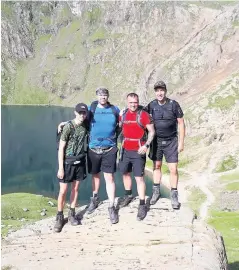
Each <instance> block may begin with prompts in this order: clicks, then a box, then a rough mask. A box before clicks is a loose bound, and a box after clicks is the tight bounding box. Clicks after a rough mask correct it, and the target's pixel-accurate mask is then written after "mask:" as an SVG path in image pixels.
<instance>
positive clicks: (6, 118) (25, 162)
mask: <svg viewBox="0 0 239 270" xmlns="http://www.w3.org/2000/svg"><path fill="white" fill-rule="evenodd" d="M1 112H2V150H1V156H2V170H1V174H2V181H1V185H2V194H6V193H13V192H27V193H34V194H41V195H44V196H49V197H53V198H56V197H57V195H58V188H59V186H58V185H59V184H58V180H57V178H56V173H57V169H58V164H57V145H56V127H57V125H58V124H59V123H60V122H62V121H66V120H69V119H73V118H74V115H73V110H72V109H71V108H62V107H38V106H2V108H1ZM133 182H134V186H133V192H134V194H136V185H135V180H134V181H133ZM101 183H102V185H101V189H100V197H101V199H106V198H107V195H106V191H105V183H104V179H103V178H102V181H101ZM146 186H147V194H148V195H149V194H150V192H151V189H152V181H151V180H150V179H149V178H148V177H146ZM123 194H124V188H123V183H122V177H121V176H120V175H119V173H116V195H117V196H122V195H123ZM91 196H92V190H91V178H90V176H88V178H87V179H86V180H85V181H83V182H82V183H81V186H80V192H79V200H80V202H86V201H88V200H89V198H90V197H91Z"/></svg>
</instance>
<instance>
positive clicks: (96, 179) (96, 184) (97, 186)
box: [92, 173, 100, 194]
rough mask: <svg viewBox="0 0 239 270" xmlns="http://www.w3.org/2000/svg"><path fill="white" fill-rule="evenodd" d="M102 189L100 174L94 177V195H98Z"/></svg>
mask: <svg viewBox="0 0 239 270" xmlns="http://www.w3.org/2000/svg"><path fill="white" fill-rule="evenodd" d="M99 189H100V173H97V174H93V175H92V191H93V194H98V193H99Z"/></svg>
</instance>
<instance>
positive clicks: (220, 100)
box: [208, 96, 237, 110]
mask: <svg viewBox="0 0 239 270" xmlns="http://www.w3.org/2000/svg"><path fill="white" fill-rule="evenodd" d="M236 99H237V96H227V97H220V96H219V97H216V98H215V100H214V101H213V102H212V101H210V102H209V104H208V108H220V109H221V110H228V109H230V108H231V107H232V106H234V105H235V102H236Z"/></svg>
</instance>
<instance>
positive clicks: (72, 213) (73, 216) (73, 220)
mask: <svg viewBox="0 0 239 270" xmlns="http://www.w3.org/2000/svg"><path fill="white" fill-rule="evenodd" d="M68 221H69V222H70V223H71V225H72V226H77V225H79V221H78V220H77V219H76V213H75V211H73V210H71V209H70V210H69V212H68Z"/></svg>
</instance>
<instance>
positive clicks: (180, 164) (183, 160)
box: [178, 156, 192, 168]
mask: <svg viewBox="0 0 239 270" xmlns="http://www.w3.org/2000/svg"><path fill="white" fill-rule="evenodd" d="M190 163H192V159H190V158H189V157H188V156H186V157H182V158H179V162H178V167H179V168H184V167H186V166H187V165H189V164H190Z"/></svg>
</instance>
